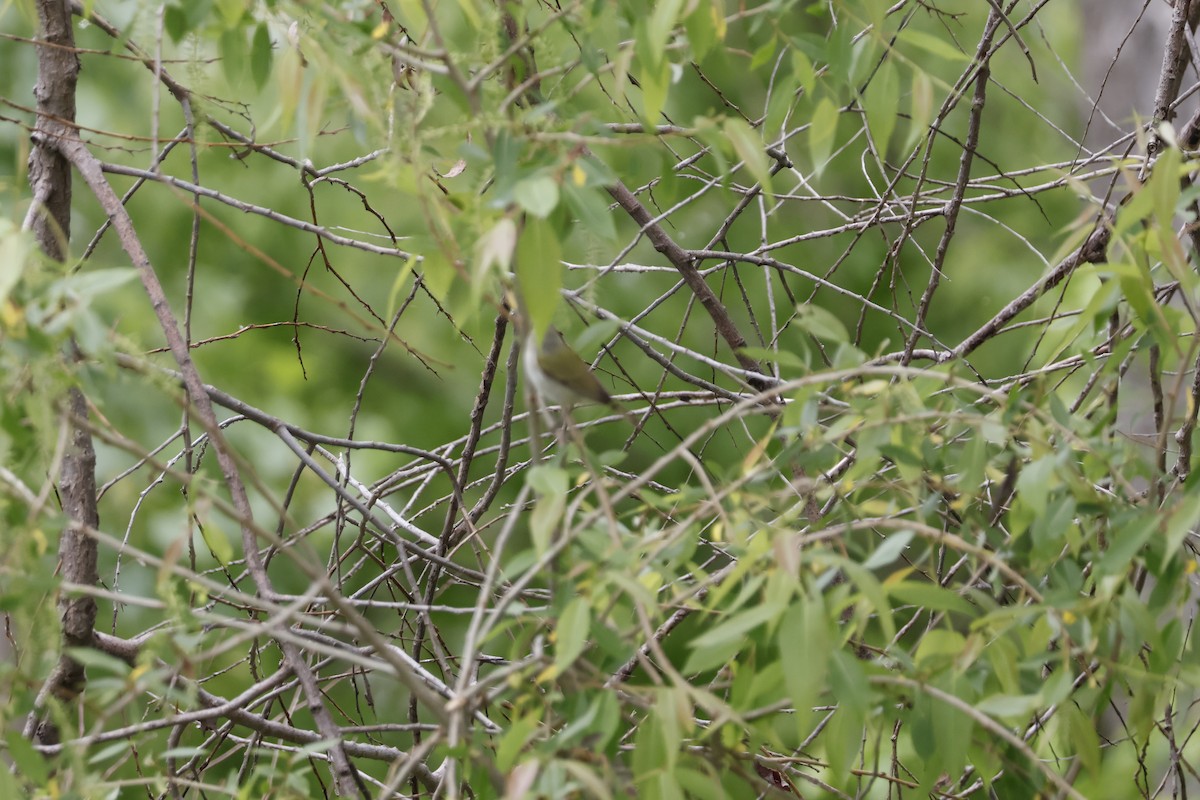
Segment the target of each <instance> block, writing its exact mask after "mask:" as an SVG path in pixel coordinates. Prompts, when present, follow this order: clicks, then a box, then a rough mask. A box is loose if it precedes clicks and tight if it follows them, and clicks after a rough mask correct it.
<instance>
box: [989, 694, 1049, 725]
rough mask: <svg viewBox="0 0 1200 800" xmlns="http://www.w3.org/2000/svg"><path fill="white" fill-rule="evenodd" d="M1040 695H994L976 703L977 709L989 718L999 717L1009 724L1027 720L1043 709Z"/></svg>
mask: <svg viewBox="0 0 1200 800" xmlns="http://www.w3.org/2000/svg"><path fill="white" fill-rule="evenodd" d="M1041 704H1042V698H1041V695H1038V694H1022V695H1011V694H994V695H992V696H991V697H985V698H983V699H982V700H979V701H977V702H976V703H975V709H976V710H977V711H979V712H981V713H983V714H987V715H988V716H989V717H999V718H1000V719H1002V720H1005V721H1009V722H1018V721H1021V720H1025V719H1027V718H1028V717H1029V715H1030V714H1032V713H1033V712H1034V711H1037V710H1038V708H1040V707H1041Z"/></svg>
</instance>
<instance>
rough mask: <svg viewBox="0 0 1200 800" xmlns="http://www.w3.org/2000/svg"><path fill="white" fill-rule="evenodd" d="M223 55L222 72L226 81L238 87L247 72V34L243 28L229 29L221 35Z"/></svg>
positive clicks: (219, 46) (220, 46)
mask: <svg viewBox="0 0 1200 800" xmlns="http://www.w3.org/2000/svg"><path fill="white" fill-rule="evenodd" d="M218 51H219V52H220V54H221V72H222V74H224V76H225V81H226V83H228V84H229V85H230V86H232V87H237V86H238V85H239V84H240V83H241V81H242V75H243V74H245V72H246V60H247V59H246V34H245V31H243V30H242V29H241V28H229V29H228V30H226V31H223V32H222V33H221V38H220V41H219V42H218Z"/></svg>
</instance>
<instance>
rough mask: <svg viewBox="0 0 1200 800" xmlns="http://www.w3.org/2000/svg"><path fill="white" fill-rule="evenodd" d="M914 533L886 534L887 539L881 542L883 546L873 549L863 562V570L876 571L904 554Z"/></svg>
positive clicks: (898, 532) (897, 532)
mask: <svg viewBox="0 0 1200 800" xmlns="http://www.w3.org/2000/svg"><path fill="white" fill-rule="evenodd" d="M915 535H916V533H914V532H913V531H896V532H895V533H891V534H888V537H887V538H886V539H884V540H883V544H881V545H879V547H877V548H875V552H874V553H871V555H870V556H869V557H868V558H867V560H866V561H864V562H863V569H878V568H879V567H886V566H887V565H888V564H891V563H892V562H893V561H895V560H896V559H897V558H899V557H900V554H901V553H903V552H904V548H906V547H908V543H909V542H911V541H912V539H913V536H915Z"/></svg>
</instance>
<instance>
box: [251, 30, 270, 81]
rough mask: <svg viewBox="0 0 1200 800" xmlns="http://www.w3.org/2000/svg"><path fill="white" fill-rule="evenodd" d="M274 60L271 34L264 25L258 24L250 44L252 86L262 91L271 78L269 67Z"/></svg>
mask: <svg viewBox="0 0 1200 800" xmlns="http://www.w3.org/2000/svg"><path fill="white" fill-rule="evenodd" d="M274 59H275V51H274V50H273V48H272V46H271V34H270V32H269V31H268V30H267V26H266V23H260V24H259V26H258V27H257V28H255V29H254V39H253V41H251V42H250V77H251V78H253V79H254V85H255V86H256V87H258V88H259V89H262V88H263V87H264V86H266V85H267V79H268V78H270V77H271V66H272V64H273V62H274Z"/></svg>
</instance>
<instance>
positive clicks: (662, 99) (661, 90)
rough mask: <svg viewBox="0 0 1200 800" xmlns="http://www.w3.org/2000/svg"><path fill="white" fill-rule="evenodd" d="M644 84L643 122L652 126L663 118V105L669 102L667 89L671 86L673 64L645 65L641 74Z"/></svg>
mask: <svg viewBox="0 0 1200 800" xmlns="http://www.w3.org/2000/svg"><path fill="white" fill-rule="evenodd" d="M639 77H640V79H641V84H642V122H643V123H644V124H645V125H647V126H650V127H653V126H655V125H657V124H658V123H659V122H661V120H660V119H659V117H660V115H661V114H662V110H663V106H664V105H666V103H667V90H668V89H670V86H671V65H670V63H668V62H665V61H664V62H663V63H661V64H653V65H651V64H648V65H645V66H644V67H643V69H642V71H641V74H640V76H639Z"/></svg>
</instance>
